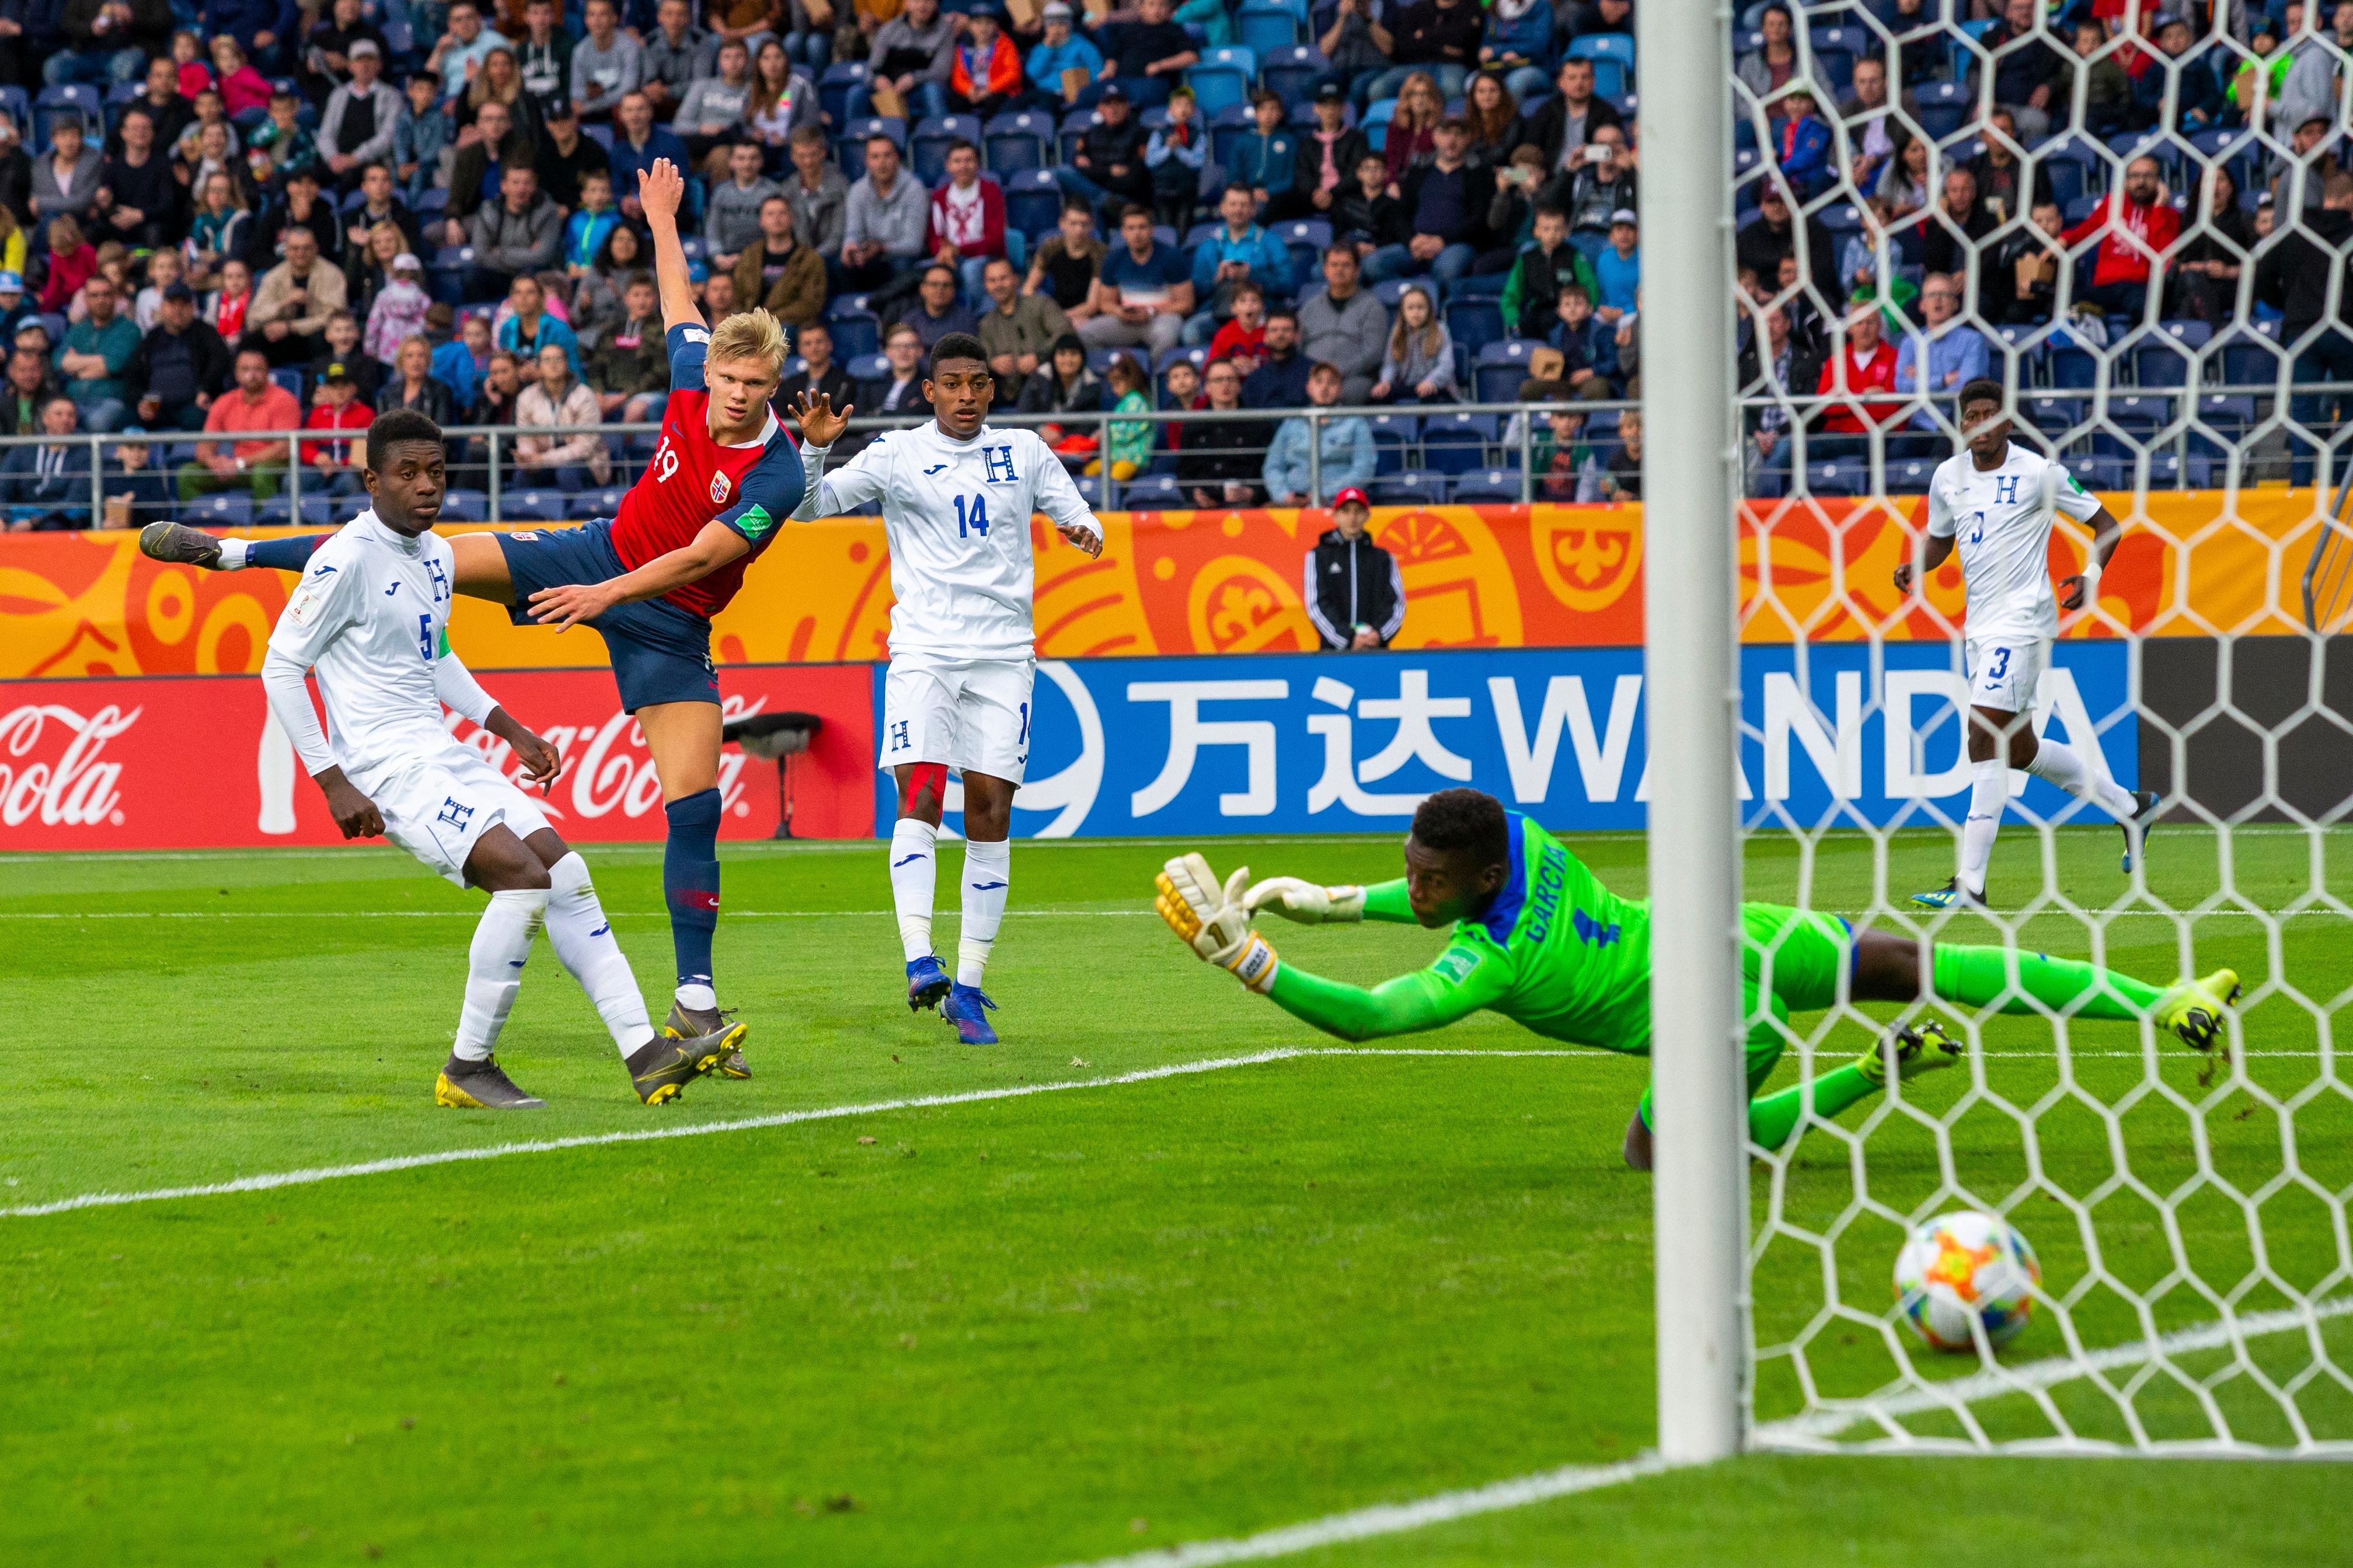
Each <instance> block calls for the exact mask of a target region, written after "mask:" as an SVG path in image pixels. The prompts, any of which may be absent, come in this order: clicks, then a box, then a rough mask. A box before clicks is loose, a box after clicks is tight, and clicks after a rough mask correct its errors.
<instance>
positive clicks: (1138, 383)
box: [1087, 354, 1152, 481]
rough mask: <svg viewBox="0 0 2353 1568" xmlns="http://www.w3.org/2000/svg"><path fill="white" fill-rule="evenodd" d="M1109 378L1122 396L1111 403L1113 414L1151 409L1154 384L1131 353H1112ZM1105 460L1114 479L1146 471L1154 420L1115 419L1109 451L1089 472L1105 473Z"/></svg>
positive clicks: (1093, 464) (1097, 460)
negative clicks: (1151, 392) (1151, 387)
mask: <svg viewBox="0 0 2353 1568" xmlns="http://www.w3.org/2000/svg"><path fill="white" fill-rule="evenodd" d="M1108 377H1109V380H1110V382H1111V386H1112V391H1113V392H1114V393H1116V394H1117V395H1118V396H1119V401H1118V402H1116V403H1114V404H1113V405H1112V412H1113V413H1114V414H1141V413H1145V412H1147V411H1149V410H1150V408H1151V407H1152V397H1151V394H1150V393H1149V392H1148V391H1147V390H1146V389H1147V388H1148V387H1150V386H1151V384H1152V382H1151V379H1150V378H1149V377H1147V376H1146V375H1145V374H1144V368H1143V367H1142V366H1141V365H1139V364H1137V363H1135V359H1134V356H1133V355H1131V354H1118V355H1115V356H1113V360H1112V362H1111V370H1110V372H1109V373H1108ZM1106 459H1108V460H1109V462H1110V463H1111V477H1112V478H1113V479H1119V480H1123V481H1124V480H1127V479H1134V477H1135V476H1136V475H1137V474H1138V473H1139V472H1141V471H1142V470H1143V468H1144V465H1145V464H1146V463H1148V462H1150V461H1152V425H1151V422H1150V421H1148V420H1143V419H1123V420H1119V421H1117V422H1115V423H1114V424H1113V426H1111V446H1110V448H1109V450H1107V451H1105V452H1104V453H1103V456H1102V457H1099V458H1096V459H1095V460H1094V461H1093V462H1092V463H1089V464H1088V465H1087V472H1088V473H1090V474H1100V473H1102V472H1103V463H1104V461H1105V460H1106Z"/></svg>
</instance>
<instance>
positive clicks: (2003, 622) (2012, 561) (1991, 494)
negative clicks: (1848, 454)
mask: <svg viewBox="0 0 2353 1568" xmlns="http://www.w3.org/2000/svg"><path fill="white" fill-rule="evenodd" d="M2099 510H2100V503H2099V501H2098V500H2097V499H2096V498H2094V497H2093V496H2089V495H2086V494H2085V493H2084V487H2083V486H2081V485H2079V484H2077V483H2076V482H2075V476H2074V475H2073V474H2071V473H2069V472H2068V471H2067V470H2066V469H2065V468H2063V467H2061V466H2060V465H2059V464H2057V463H2054V462H2052V461H2051V460H2050V459H2049V458H2044V457H2042V455H2041V454H2040V453H2037V452H2034V451H2031V450H2030V449H2028V448H2027V447H2021V446H2019V445H2018V444H2017V443H2015V442H2012V443H2011V444H2010V451H2009V453H2008V455H2007V456H2005V457H2004V458H2002V463H2001V467H2000V468H1995V469H1992V470H1990V471H1986V472H1981V471H1979V469H1978V465H1977V458H1974V457H1972V456H1971V455H1970V454H1969V453H1968V452H1961V453H1958V454H1957V455H1956V456H1953V457H1950V458H1946V459H1945V460H1944V461H1943V462H1941V463H1939V464H1937V465H1936V478H1935V479H1931V480H1929V481H1928V531H1929V532H1930V533H1932V534H1935V535H1936V536H1937V537H1938V538H1940V539H1953V540H1956V541H1957V543H1958V545H1959V550H1960V557H1961V579H1962V581H1963V582H1964V583H1965V584H1967V585H1968V595H1969V597H1968V626H1967V630H1968V636H1969V638H1970V640H1971V641H1975V640H1977V639H1978V638H1980V637H2006V636H2016V637H2057V636H2058V635H2059V601H2058V599H2057V597H2056V596H2055V595H2053V594H2052V591H2051V563H2050V550H2051V525H2052V520H2053V516H2054V513H2055V512H2060V511H2063V512H2065V513H2066V514H2067V515H2068V516H2069V517H2072V518H2073V519H2074V520H2075V521H2078V522H2086V521H2090V520H2091V518H2092V517H2093V516H2094V514H2095V513H2097V512H2098V511H2099Z"/></svg>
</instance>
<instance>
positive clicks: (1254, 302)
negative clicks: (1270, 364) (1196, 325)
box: [1209, 281, 1266, 376]
mask: <svg viewBox="0 0 2353 1568" xmlns="http://www.w3.org/2000/svg"><path fill="white" fill-rule="evenodd" d="M1233 310H1234V313H1233V314H1232V315H1231V316H1230V317H1229V318H1227V321H1226V324H1225V325H1224V326H1222V327H1219V329H1218V335H1217V336H1216V337H1213V338H1211V339H1210V340H1209V357H1210V358H1211V359H1213V360H1219V359H1225V360H1231V361H1233V362H1234V366H1235V368H1236V369H1237V370H1238V371H1240V374H1243V375H1244V376H1247V375H1249V374H1250V372H1252V371H1254V370H1256V369H1257V368H1258V367H1259V365H1260V364H1261V363H1262V362H1263V361H1264V360H1265V359H1266V290H1265V289H1261V288H1260V287H1259V286H1258V285H1257V284H1255V283H1251V282H1248V281H1245V282H1241V283H1237V284H1235V285H1234V290H1233Z"/></svg>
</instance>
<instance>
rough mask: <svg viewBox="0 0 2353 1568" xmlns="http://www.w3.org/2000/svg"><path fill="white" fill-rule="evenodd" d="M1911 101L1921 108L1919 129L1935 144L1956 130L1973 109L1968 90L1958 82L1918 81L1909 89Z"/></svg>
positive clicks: (1973, 104)
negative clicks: (1910, 90)
mask: <svg viewBox="0 0 2353 1568" xmlns="http://www.w3.org/2000/svg"><path fill="white" fill-rule="evenodd" d="M1912 100H1913V101H1914V102H1915V103H1916V104H1918V105H1919V106H1920V110H1919V118H1920V129H1921V130H1922V131H1924V132H1926V133H1927V134H1928V136H1929V137H1930V138H1931V139H1932V140H1935V141H1938V142H1941V141H1943V140H1944V139H1945V138H1946V137H1947V136H1950V135H1951V134H1952V133H1953V132H1956V131H1958V130H1959V129H1960V128H1961V124H1962V122H1963V121H1966V120H1968V116H1969V110H1971V109H1972V108H1974V107H1975V100H1974V99H1972V98H1971V96H1970V94H1969V89H1968V88H1967V87H1965V86H1963V85H1962V84H1961V83H1959V82H1957V81H1924V82H1921V83H1920V84H1918V85H1917V86H1915V87H1913V88H1912Z"/></svg>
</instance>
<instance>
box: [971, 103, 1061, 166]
mask: <svg viewBox="0 0 2353 1568" xmlns="http://www.w3.org/2000/svg"><path fill="white" fill-rule="evenodd" d="M1053 140H1054V121H1053V117H1052V116H1051V115H1048V114H1042V113H1040V112H1039V111H1038V110H1034V109H1025V110H1021V111H1020V112H1019V113H1018V114H1000V115H998V116H997V118H996V119H994V120H992V121H989V122H988V124H987V128H986V129H985V130H984V131H983V132H982V133H981V143H980V152H981V162H982V163H985V164H987V167H988V171H989V173H991V174H995V175H996V176H997V178H998V179H999V180H1007V179H1008V178H1009V176H1011V175H1014V174H1020V173H1021V172H1022V171H1023V170H1025V169H1040V168H1043V167H1045V164H1046V148H1047V145H1048V143H1050V142H1052V141H1053Z"/></svg>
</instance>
